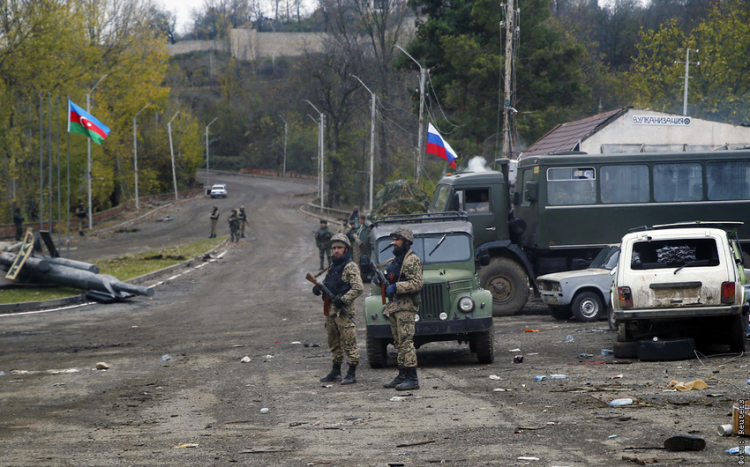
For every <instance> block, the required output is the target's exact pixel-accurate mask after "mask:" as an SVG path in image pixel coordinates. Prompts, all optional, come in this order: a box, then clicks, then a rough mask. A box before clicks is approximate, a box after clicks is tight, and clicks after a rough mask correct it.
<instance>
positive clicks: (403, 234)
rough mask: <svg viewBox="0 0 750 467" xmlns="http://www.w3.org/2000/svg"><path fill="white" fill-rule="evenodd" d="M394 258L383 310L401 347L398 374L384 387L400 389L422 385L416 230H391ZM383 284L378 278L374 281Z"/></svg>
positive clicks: (419, 267) (397, 344)
mask: <svg viewBox="0 0 750 467" xmlns="http://www.w3.org/2000/svg"><path fill="white" fill-rule="evenodd" d="M391 239H393V242H392V244H393V254H394V256H395V258H394V259H393V261H391V264H390V265H388V271H387V273H386V278H387V279H388V281H389V282H390V283H391V285H389V286H388V287H387V288H386V290H385V293H386V295H387V296H388V297H389V298H390V299H391V300H390V301H389V302H388V303H387V304H386V306H385V310H384V311H383V314H384V315H386V316H388V318H389V321H390V323H391V333H392V334H393V344H394V346H395V347H396V349H397V350H398V376H396V378H394V379H393V381H391V382H390V383H386V384H384V385H383V387H386V388H396V390H397V391H410V390H413V389H419V379H417V351H416V349H415V348H414V317H415V316H416V314H417V313H419V305H420V304H421V298H420V292H421V290H422V284H423V282H422V261H420V259H419V256H417V255H416V254H415V253H414V252H413V251H412V250H411V245H412V243H414V234H413V233H412V231H411V230H410V229H409V228H407V227H398V228H397V229H396V230H394V231H393V232H391ZM373 282H374V283H375V285H380V284H379V280H377V278H376V279H375V280H374V281H373Z"/></svg>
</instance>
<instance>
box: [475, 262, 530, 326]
mask: <svg viewBox="0 0 750 467" xmlns="http://www.w3.org/2000/svg"><path fill="white" fill-rule="evenodd" d="M479 283H480V284H481V285H482V288H484V289H486V290H489V291H490V293H491V294H492V316H510V315H515V314H517V313H518V312H520V311H521V310H522V309H523V306H524V305H526V300H528V298H529V278H528V277H527V276H526V272H525V271H524V270H523V268H522V267H521V266H520V265H519V264H518V263H516V262H515V261H513V260H511V259H508V258H495V259H493V260H492V261H491V262H490V264H488V265H487V266H485V267H483V268H482V269H480V270H479Z"/></svg>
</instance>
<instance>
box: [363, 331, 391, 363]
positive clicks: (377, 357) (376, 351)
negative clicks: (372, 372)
mask: <svg viewBox="0 0 750 467" xmlns="http://www.w3.org/2000/svg"><path fill="white" fill-rule="evenodd" d="M367 361H368V363H369V364H370V368H385V367H387V366H388V341H387V340H385V339H378V338H377V337H370V336H367Z"/></svg>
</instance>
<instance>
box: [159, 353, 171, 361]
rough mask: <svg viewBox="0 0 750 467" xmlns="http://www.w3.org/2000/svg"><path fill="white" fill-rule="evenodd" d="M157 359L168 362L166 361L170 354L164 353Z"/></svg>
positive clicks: (169, 358)
mask: <svg viewBox="0 0 750 467" xmlns="http://www.w3.org/2000/svg"><path fill="white" fill-rule="evenodd" d="M159 360H161V361H162V362H168V361H170V360H172V356H171V355H169V354H164V355H162V356H161V358H160V359H159Z"/></svg>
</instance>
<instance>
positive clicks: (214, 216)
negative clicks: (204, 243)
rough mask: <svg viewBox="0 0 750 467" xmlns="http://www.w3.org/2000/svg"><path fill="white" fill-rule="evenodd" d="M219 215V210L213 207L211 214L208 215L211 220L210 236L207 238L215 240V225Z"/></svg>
mask: <svg viewBox="0 0 750 467" xmlns="http://www.w3.org/2000/svg"><path fill="white" fill-rule="evenodd" d="M220 215H221V214H220V213H219V208H217V207H216V206H214V208H213V209H212V210H211V214H209V217H210V218H211V235H209V236H208V238H216V224H217V223H218V222H219V216H220Z"/></svg>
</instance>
